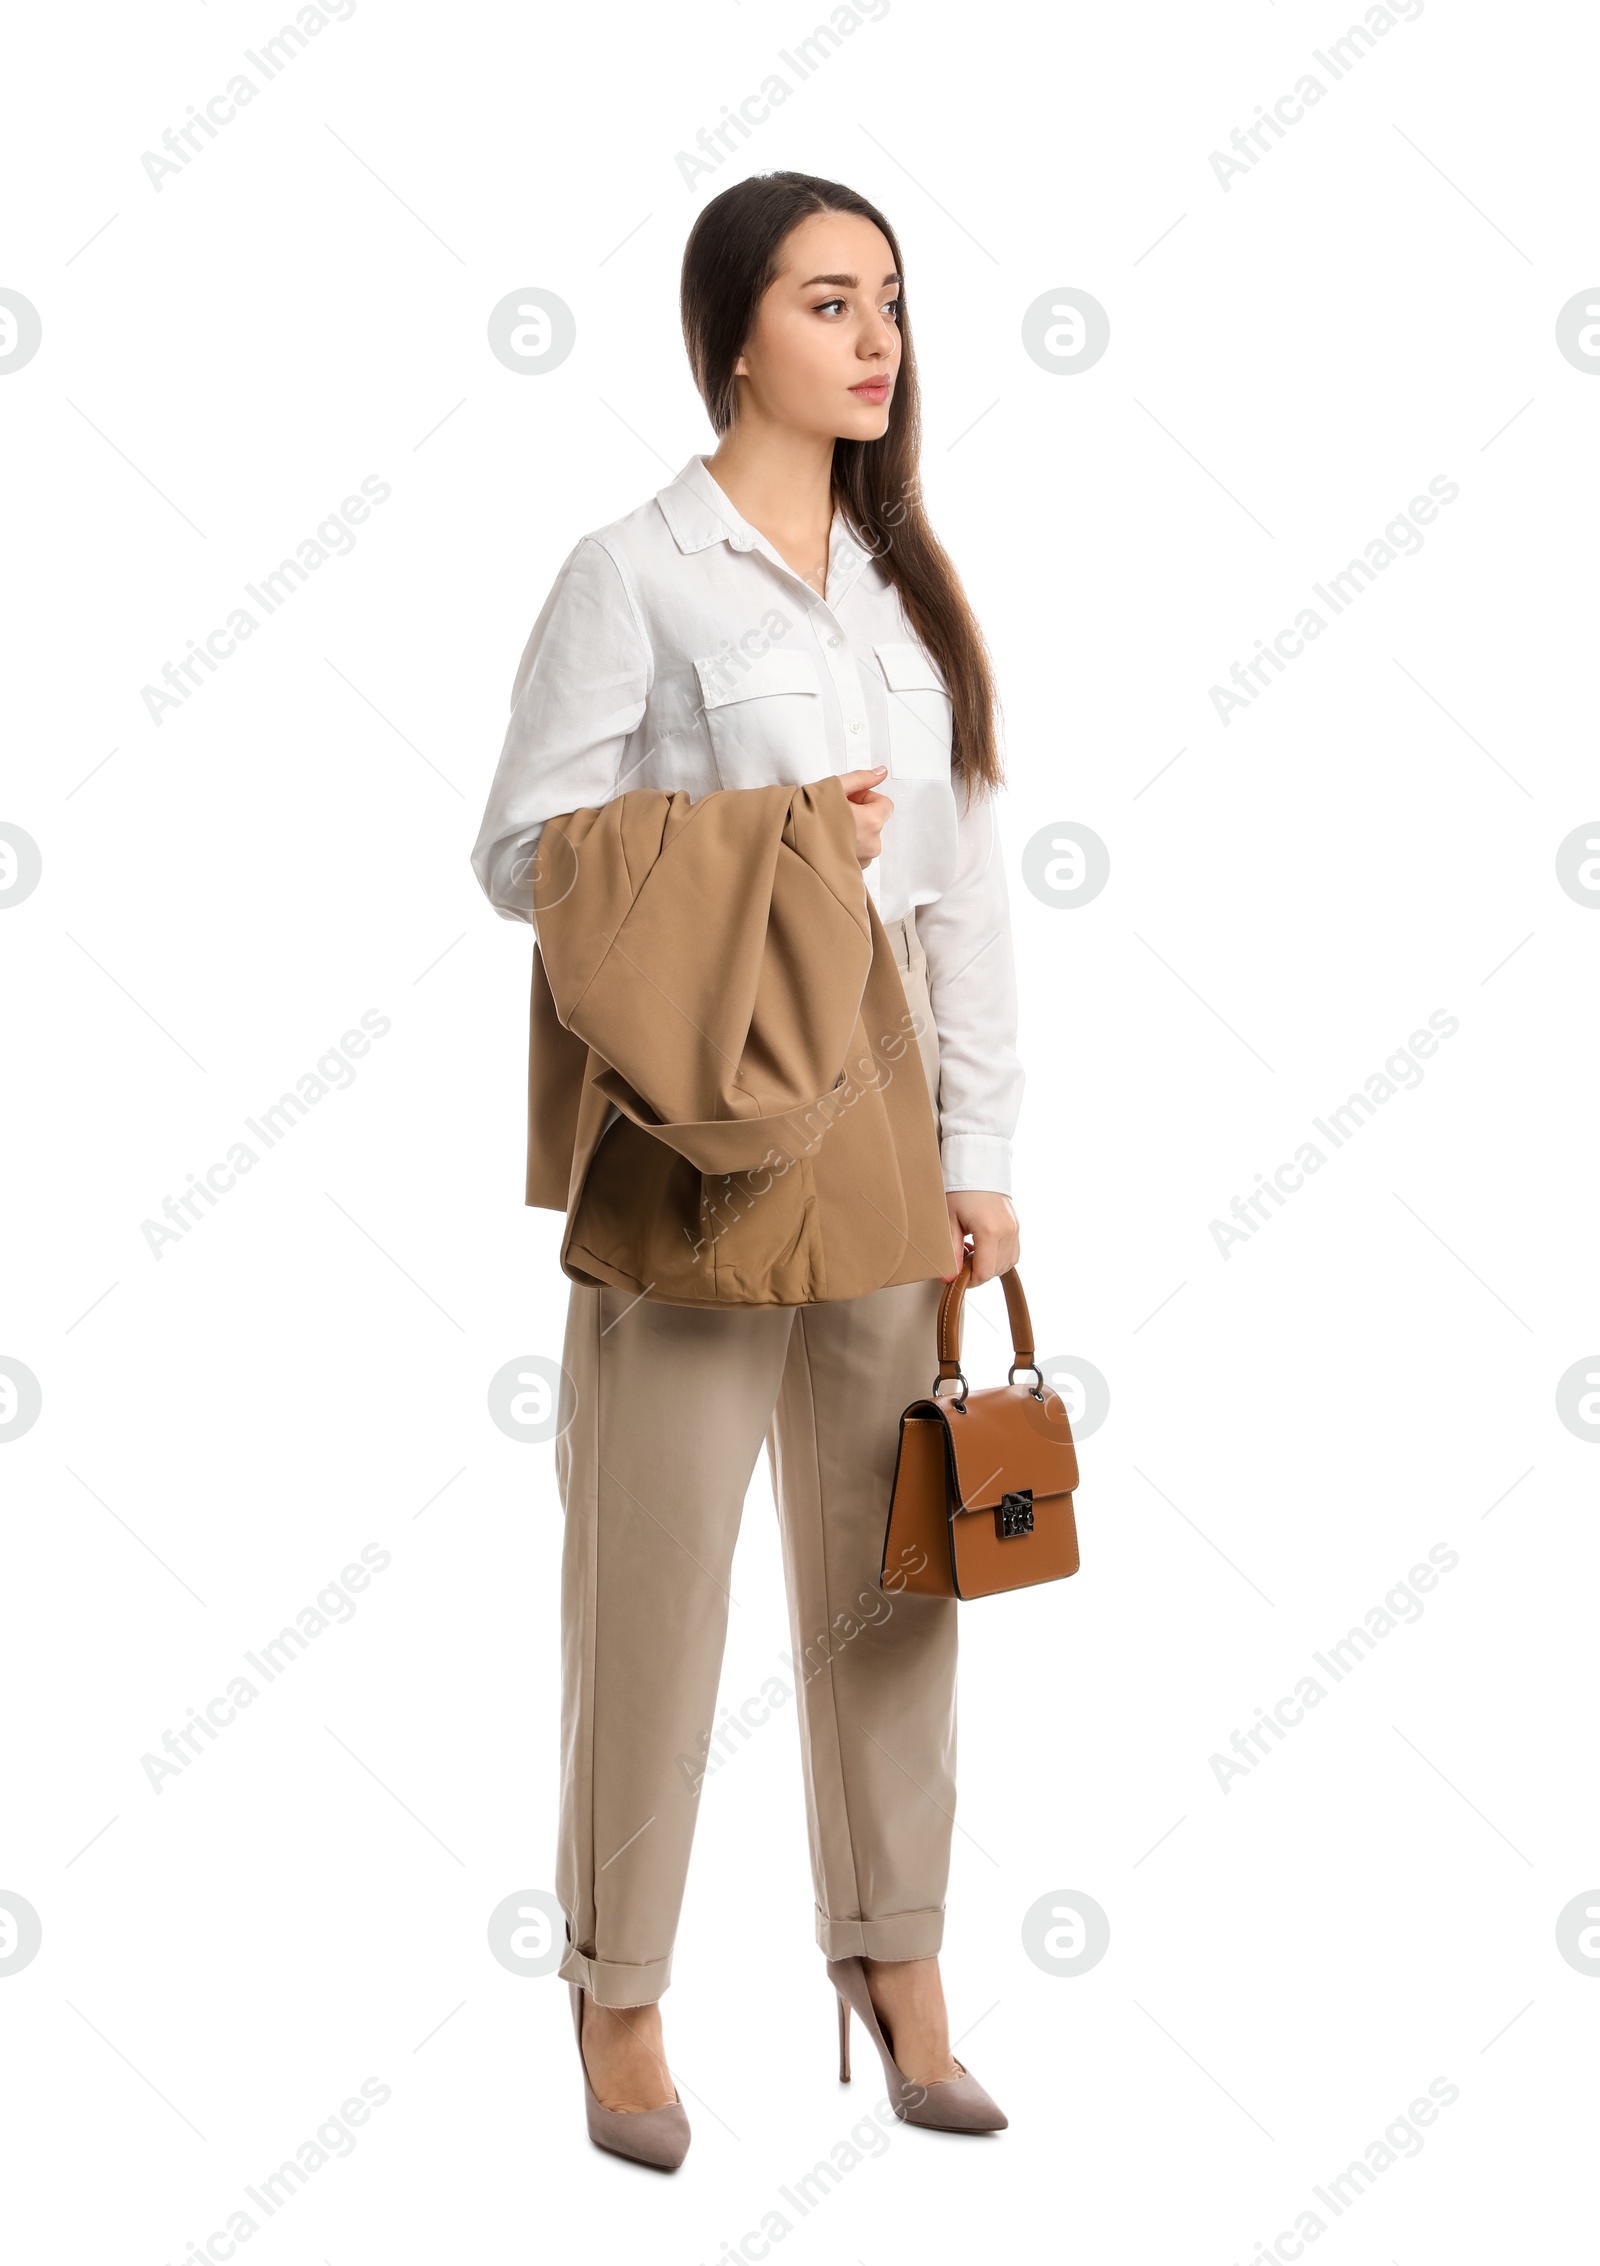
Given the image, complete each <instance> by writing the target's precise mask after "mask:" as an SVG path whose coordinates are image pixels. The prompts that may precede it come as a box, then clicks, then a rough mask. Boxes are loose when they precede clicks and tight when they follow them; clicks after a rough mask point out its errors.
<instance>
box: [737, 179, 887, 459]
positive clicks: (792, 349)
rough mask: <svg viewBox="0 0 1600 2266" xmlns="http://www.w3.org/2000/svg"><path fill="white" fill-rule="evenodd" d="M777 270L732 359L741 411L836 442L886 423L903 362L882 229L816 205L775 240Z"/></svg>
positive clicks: (874, 433) (873, 433) (870, 433)
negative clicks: (739, 350) (741, 348)
mask: <svg viewBox="0 0 1600 2266" xmlns="http://www.w3.org/2000/svg"><path fill="white" fill-rule="evenodd" d="M778 260H779V269H778V274H777V277H776V279H775V281H774V282H773V283H772V284H771V285H770V286H769V287H768V289H767V291H766V292H765V294H764V295H763V297H762V300H761V304H760V305H759V307H758V308H757V309H756V319H755V322H754V324H753V326H752V328H751V331H750V336H749V337H748V339H746V341H745V346H744V351H743V353H742V354H741V355H740V356H739V359H738V360H737V362H735V364H734V366H733V367H734V375H735V377H737V378H740V379H742V380H743V383H742V385H741V386H740V388H739V410H740V416H741V418H743V417H744V416H745V415H746V414H747V413H748V412H750V411H753V412H754V413H755V415H756V416H757V418H759V419H760V420H761V421H762V422H763V423H768V424H773V425H783V426H789V427H791V428H793V429H796V430H798V431H800V432H803V433H811V434H816V435H817V436H819V437H824V438H827V439H831V440H848V441H875V440H877V439H879V438H880V437H881V436H882V434H883V433H885V432H886V431H887V430H888V425H889V404H890V401H891V399H892V398H893V393H894V385H895V380H896V378H897V376H898V374H899V369H900V325H899V301H900V278H899V277H898V276H897V275H896V274H895V272H894V254H893V253H892V252H891V251H890V249H889V246H888V243H887V241H886V239H885V237H884V234H883V231H882V229H880V228H878V227H876V226H875V225H874V223H873V222H872V221H870V220H863V219H862V218H861V217H860V216H859V214H856V213H844V212H819V213H812V214H810V215H809V217H808V218H806V219H805V220H802V221H798V222H797V223H796V224H795V226H794V227H793V228H791V229H790V231H789V233H788V235H787V236H786V237H785V238H784V239H783V242H782V243H781V244H780V245H779V247H778Z"/></svg>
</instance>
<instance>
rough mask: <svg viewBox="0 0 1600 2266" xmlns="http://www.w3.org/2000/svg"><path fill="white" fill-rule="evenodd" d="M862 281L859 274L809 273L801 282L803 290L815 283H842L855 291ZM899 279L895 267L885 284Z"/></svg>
mask: <svg viewBox="0 0 1600 2266" xmlns="http://www.w3.org/2000/svg"><path fill="white" fill-rule="evenodd" d="M860 281H861V278H860V276H858V275H808V276H807V277H806V280H805V282H804V283H802V284H801V286H800V289H801V290H802V291H809V290H810V289H811V286H812V285H813V284H814V283H842V284H843V285H844V286H845V288H846V290H848V291H854V290H855V288H856V286H857V285H858V284H859V283H860ZM899 281H900V278H899V276H897V275H896V274H895V273H894V271H893V269H891V270H890V271H889V273H888V274H887V275H886V276H885V277H884V279H883V284H890V283H898V282H899ZM883 284H880V286H879V289H880V290H881V289H882V288H883Z"/></svg>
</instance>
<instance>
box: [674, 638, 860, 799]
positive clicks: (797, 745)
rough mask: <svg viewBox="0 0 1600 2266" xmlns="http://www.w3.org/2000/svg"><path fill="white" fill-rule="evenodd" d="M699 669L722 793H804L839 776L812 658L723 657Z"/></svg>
mask: <svg viewBox="0 0 1600 2266" xmlns="http://www.w3.org/2000/svg"><path fill="white" fill-rule="evenodd" d="M694 666H695V674H696V675H697V676H698V678H699V680H700V699H701V704H702V706H703V707H704V709H705V717H706V728H707V730H708V731H709V732H710V734H711V752H712V755H713V757H714V759H715V761H716V766H717V776H718V778H719V779H720V780H721V782H722V784H723V786H724V787H768V786H777V785H780V784H788V785H794V786H803V785H805V784H807V783H808V782H809V781H810V780H813V779H821V778H824V777H826V776H827V774H828V773H829V772H830V771H831V770H832V769H833V765H832V764H831V762H830V761H829V759H828V737H827V729H826V726H825V724H824V722H823V715H822V687H821V684H820V683H819V681H818V678H817V672H816V669H815V667H814V666H813V664H812V662H811V660H810V659H809V658H808V656H807V655H806V654H804V653H798V652H785V651H783V650H782V648H777V649H774V650H771V651H768V652H766V653H762V654H759V655H757V656H755V657H754V658H752V659H747V658H746V657H745V656H744V655H743V654H735V653H718V654H712V655H711V656H709V657H708V658H707V659H706V660H703V661H696V663H695V665H694Z"/></svg>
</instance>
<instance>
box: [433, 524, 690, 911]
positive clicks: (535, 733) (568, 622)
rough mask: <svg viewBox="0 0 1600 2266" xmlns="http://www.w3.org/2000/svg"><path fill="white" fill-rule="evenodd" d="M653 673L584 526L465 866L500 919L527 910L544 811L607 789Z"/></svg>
mask: <svg viewBox="0 0 1600 2266" xmlns="http://www.w3.org/2000/svg"><path fill="white" fill-rule="evenodd" d="M652 676H653V669H652V663H651V655H650V649H649V645H648V642H647V640H646V637H645V633H644V629H643V626H642V624H641V621H640V619H639V614H638V610H637V608H636V607H635V605H634V601H633V596H632V593H631V591H630V590H629V588H628V585H627V583H626V582H625V581H624V579H623V571H622V568H621V567H620V566H619V565H618V563H617V561H616V559H615V558H614V557H613V555H612V553H611V552H610V550H609V549H608V548H607V547H606V545H605V544H604V543H603V542H602V541H599V540H597V539H596V537H594V536H592V535H585V536H583V537H582V538H581V540H580V541H579V542H578V543H577V545H576V546H575V548H574V549H573V550H572V551H571V552H570V553H569V554H568V556H567V558H566V559H565V560H564V561H563V563H562V566H561V570H560V572H559V573H558V575H557V576H556V579H555V583H554V585H553V587H552V589H551V591H550V595H549V596H548V597H547V598H546V600H545V602H544V605H543V607H542V608H541V609H540V613H539V618H538V620H537V621H536V622H535V623H534V625H533V629H532V631H531V632H530V633H529V637H528V642H527V645H526V647H525V648H524V650H523V655H522V661H521V665H520V666H519V668H518V670H517V676H516V682H515V684H514V685H513V687H512V692H511V720H510V722H509V724H508V725H507V727H506V736H505V742H504V745H503V746H502V748H501V751H500V761H499V765H498V767H497V768H496V771H495V775H494V782H493V784H492V785H491V787H490V789H489V800H488V804H487V806H486V808H485V810H484V814H483V824H482V825H481V827H480V828H479V830H478V839H477V841H476V842H475V843H474V845H473V849H472V870H473V872H474V873H475V874H476V875H477V877H478V880H479V883H480V885H481V886H482V888H483V891H484V894H485V895H486V896H487V898H488V899H489V902H490V903H491V904H492V905H493V906H494V908H495V910H496V911H497V912H498V913H500V914H501V915H502V917H503V918H505V919H506V920H520V921H529V922H531V921H532V919H533V879H532V870H531V854H532V852H533V849H534V846H535V844H536V843H537V842H538V839H539V836H540V834H541V832H542V831H543V828H544V823H545V820H546V819H548V818H554V817H557V816H558V815H561V814H563V813H565V812H567V811H573V810H583V809H590V808H595V807H598V806H599V805H601V804H603V803H606V802H609V801H610V799H611V797H612V796H613V795H614V794H616V793H617V791H618V782H619V778H620V774H621V770H622V758H623V751H624V750H625V748H626V747H627V744H628V741H629V738H630V737H631V735H632V734H633V733H634V732H635V731H637V729H638V727H639V725H640V723H641V722H642V721H643V718H644V713H645V703H646V699H647V696H648V694H649V691H650V685H651V681H652Z"/></svg>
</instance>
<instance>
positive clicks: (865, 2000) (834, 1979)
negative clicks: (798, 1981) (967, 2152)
mask: <svg viewBox="0 0 1600 2266" xmlns="http://www.w3.org/2000/svg"><path fill="white" fill-rule="evenodd" d="M828 1980H829V1981H830V1982H831V1983H832V1985H833V1987H834V1989H835V1990H836V1991H837V1992H838V1994H839V2075H840V2078H841V2079H844V2078H847V2077H848V2076H849V2074H850V2016H851V2014H852V2013H855V2014H858V2015H859V2016H860V2017H861V2027H862V2028H863V2029H864V2030H865V2031H866V2033H867V2036H868V2037H869V2038H870V2039H871V2040H872V2042H873V2044H874V2045H875V2046H876V2047H877V2049H878V2058H879V2060H880V2061H881V2062H882V2063H883V2075H884V2082H885V2083H886V2084H887V2086H888V2088H889V2105H890V2107H891V2108H892V2109H893V2110H894V2113H895V2115H896V2116H897V2117H899V2118H900V2120H901V2122H902V2123H904V2124H920V2125H924V2126H926V2127H928V2128H929V2129H930V2130H932V2131H934V2132H1003V2131H1004V2130H1005V2129H1006V2126H1007V2124H1008V2122H1009V2121H1010V2120H1009V2119H1008V2118H1007V2116H1006V2113H1005V2111H1004V2110H1003V2109H1002V2108H1001V2107H1000V2106H999V2105H998V2103H997V2102H995V2101H994V2100H992V2099H991V2098H990V2096H989V2095H988V2094H987V2093H986V2092H985V2091H984V2089H983V2087H982V2086H981V2085H980V2084H979V2083H978V2080H977V2079H976V2078H975V2077H974V2076H973V2074H972V2072H971V2071H970V2070H969V2069H967V2068H965V2067H964V2066H963V2065H962V2064H961V2063H960V2062H959V2061H958V2062H957V2063H956V2068H957V2070H958V2071H959V2072H960V2074H959V2075H958V2076H956V2077H941V2078H938V2079H936V2080H935V2082H934V2083H933V2084H932V2085H918V2084H916V2083H914V2082H913V2080H912V2079H911V2078H909V2077H907V2076H906V2075H905V2073H904V2072H903V2071H902V2070H901V2068H900V2066H899V2064H898V2063H897V2062H896V2060H895V2058H894V2055H893V2054H892V2053H891V2052H890V2050H889V2041H888V2039H887V2038H886V2037H885V2036H884V2034H883V2027H882V2024H881V2023H880V2022H879V2020H878V2014H877V2009H876V2008H875V2007H874V2005H873V2003H872V1993H871V1992H870V1991H869V1990H868V1989H867V1969H866V1962H865V1961H864V1960H862V1959H860V1958H855V1959H830V1960H829V1961H828Z"/></svg>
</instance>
